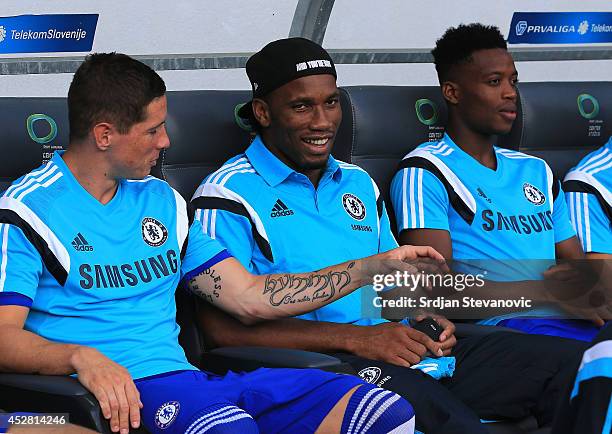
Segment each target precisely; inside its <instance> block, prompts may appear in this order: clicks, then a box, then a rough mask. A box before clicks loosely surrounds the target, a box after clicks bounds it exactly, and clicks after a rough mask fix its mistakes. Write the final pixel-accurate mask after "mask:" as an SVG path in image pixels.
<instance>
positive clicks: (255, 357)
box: [202, 347, 355, 374]
mask: <svg viewBox="0 0 612 434" xmlns="http://www.w3.org/2000/svg"><path fill="white" fill-rule="evenodd" d="M263 367H266V368H314V369H322V370H324V371H331V372H338V373H345V374H355V370H354V369H353V368H351V367H350V366H349V365H348V364H347V363H343V362H342V361H341V360H340V359H338V358H336V357H334V356H330V355H328V354H321V353H315V352H311V351H302V350H292V349H287V348H269V347H222V348H216V349H214V350H211V351H208V352H206V353H204V354H203V355H202V368H203V369H204V370H206V371H211V372H214V373H217V374H224V373H225V372H227V371H237V372H240V371H253V370H255V369H257V368H263Z"/></svg>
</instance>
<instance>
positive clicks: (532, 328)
mask: <svg viewBox="0 0 612 434" xmlns="http://www.w3.org/2000/svg"><path fill="white" fill-rule="evenodd" d="M498 325H500V326H504V327H510V328H511V329H516V330H521V331H523V332H525V333H529V334H532V335H549V336H558V337H561V338H567V339H576V340H579V341H584V342H591V341H592V340H593V338H595V336H597V333H599V331H600V330H601V327H597V326H596V325H594V324H592V323H590V322H589V321H585V320H578V319H556V318H529V317H517V318H511V319H505V320H503V321H500V322H499V324H498Z"/></svg>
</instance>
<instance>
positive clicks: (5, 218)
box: [0, 209, 68, 286]
mask: <svg viewBox="0 0 612 434" xmlns="http://www.w3.org/2000/svg"><path fill="white" fill-rule="evenodd" d="M0 223H8V224H10V225H13V226H16V227H18V228H19V229H21V231H22V232H23V234H24V235H25V237H26V238H27V239H28V241H29V242H30V243H32V245H33V246H34V248H35V249H36V250H37V251H38V254H39V255H40V257H41V258H42V261H43V263H44V264H45V267H47V270H49V273H51V275H52V276H53V277H54V278H55V280H57V283H59V285H60V286H64V284H65V283H66V279H67V278H68V270H66V269H65V268H64V267H63V265H62V264H61V263H60V261H59V259H58V258H57V257H56V256H55V254H54V253H53V252H52V251H51V249H50V248H49V244H47V240H45V239H44V238H43V237H41V236H40V234H39V233H38V232H36V230H34V228H33V227H32V226H31V225H30V224H29V223H28V222H27V221H25V220H24V219H22V218H21V217H20V216H19V214H17V213H16V212H15V211H13V210H10V209H0Z"/></svg>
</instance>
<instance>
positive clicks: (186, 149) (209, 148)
mask: <svg viewBox="0 0 612 434" xmlns="http://www.w3.org/2000/svg"><path fill="white" fill-rule="evenodd" d="M167 97H168V118H167V128H168V135H169V137H170V143H171V146H170V148H168V149H167V150H165V151H164V152H163V154H162V156H161V158H160V159H159V160H158V164H157V167H156V173H155V174H156V176H159V177H161V178H162V179H165V180H166V181H168V183H169V184H170V185H171V186H172V187H174V188H175V189H176V190H177V191H178V192H179V193H180V194H181V195H182V196H183V197H184V198H185V200H186V201H188V202H189V200H190V199H191V196H192V195H193V193H194V191H195V189H196V188H197V187H198V185H199V184H200V182H202V180H203V179H204V178H205V177H206V176H207V175H208V174H210V173H211V172H213V171H215V170H216V169H218V168H219V166H221V165H222V164H223V163H224V162H225V161H226V160H228V159H229V158H230V157H233V156H234V155H236V154H239V153H241V152H243V151H244V150H245V149H246V147H247V146H248V144H249V142H250V139H251V136H250V134H249V133H248V132H247V131H245V130H243V129H241V128H240V127H238V125H237V124H236V122H235V119H234V110H235V107H236V105H237V104H240V103H243V102H245V101H248V100H249V99H250V97H251V92H250V91H215V90H212V91H208V90H203V91H189V92H168V93H167ZM196 304H197V300H195V297H194V296H193V295H192V294H190V293H188V292H187V291H186V290H184V289H182V288H179V289H177V292H176V305H177V315H176V319H177V322H178V324H179V325H180V326H181V333H180V335H179V342H180V344H181V346H182V347H183V349H184V350H185V354H186V355H187V359H188V360H189V361H190V363H192V364H194V365H196V366H199V365H200V358H201V354H202V352H203V350H204V342H203V339H202V335H201V334H200V332H199V330H198V326H197V321H196Z"/></svg>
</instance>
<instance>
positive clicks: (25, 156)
mask: <svg viewBox="0 0 612 434" xmlns="http://www.w3.org/2000/svg"><path fill="white" fill-rule="evenodd" d="M0 113H2V119H1V124H2V162H3V164H2V170H1V171H0V188H1V189H2V190H4V189H5V188H6V187H7V186H8V183H10V182H12V181H14V180H15V179H17V178H19V177H20V176H22V175H24V174H25V173H27V172H29V171H31V170H32V169H34V168H36V167H38V166H40V164H41V163H42V161H43V153H44V154H45V157H46V158H45V159H46V160H48V159H49V158H50V157H51V155H50V154H51V153H52V152H53V150H55V149H57V148H59V149H63V148H64V147H66V146H67V145H68V134H69V131H68V107H67V105H66V98H0ZM33 115H44V116H47V117H49V118H50V119H51V121H48V120H46V119H40V120H33V119H35V118H34V117H32V118H31V121H30V126H31V129H30V131H31V133H32V135H30V133H28V118H29V117H30V116H33ZM52 122H54V123H55V125H56V126H57V129H56V135H55V136H54V137H51V136H50V134H51V133H52V131H51V126H50V125H51V123H52ZM32 137H33V138H32ZM34 139H36V140H38V141H40V142H45V143H37V142H36V141H35V140H34ZM43 139H46V140H43Z"/></svg>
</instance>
